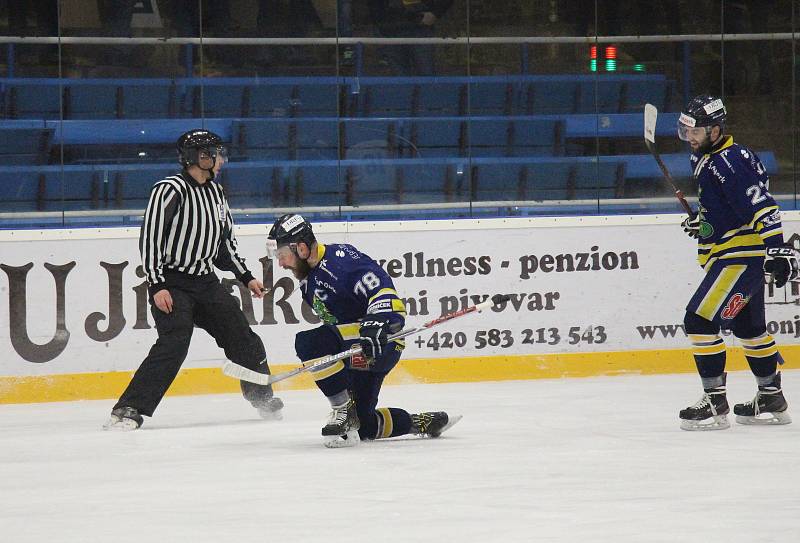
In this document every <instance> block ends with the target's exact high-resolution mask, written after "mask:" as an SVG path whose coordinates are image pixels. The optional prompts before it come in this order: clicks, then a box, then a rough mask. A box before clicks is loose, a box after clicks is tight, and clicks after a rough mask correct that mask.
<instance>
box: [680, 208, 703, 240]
mask: <svg viewBox="0 0 800 543" xmlns="http://www.w3.org/2000/svg"><path fill="white" fill-rule="evenodd" d="M681 226H683V231H684V232H686V234H687V235H688V236H689V237H690V238H694V239H698V238H699V237H700V214H699V213H698V214H697V215H695V216H694V218H692V217H686V218H685V219H684V220H683V222H682V223H681Z"/></svg>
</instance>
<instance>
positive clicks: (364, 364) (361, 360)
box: [350, 353, 370, 370]
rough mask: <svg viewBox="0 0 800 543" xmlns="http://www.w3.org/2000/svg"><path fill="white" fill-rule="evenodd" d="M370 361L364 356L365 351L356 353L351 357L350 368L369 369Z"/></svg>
mask: <svg viewBox="0 0 800 543" xmlns="http://www.w3.org/2000/svg"><path fill="white" fill-rule="evenodd" d="M369 362H370V361H369V359H368V358H367V357H366V356H364V353H356V354H354V355H353V356H351V357H350V369H353V370H368V369H369V366H370V363H369Z"/></svg>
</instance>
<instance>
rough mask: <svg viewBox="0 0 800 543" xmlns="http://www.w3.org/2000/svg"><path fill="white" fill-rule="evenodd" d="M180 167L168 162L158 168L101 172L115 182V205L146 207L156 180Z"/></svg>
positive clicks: (121, 206)
mask: <svg viewBox="0 0 800 543" xmlns="http://www.w3.org/2000/svg"><path fill="white" fill-rule="evenodd" d="M177 170H178V167H177V166H173V165H168V164H163V165H159V167H158V168H143V169H128V168H126V169H121V168H120V169H118V170H109V171H108V172H107V173H105V172H101V173H100V179H101V180H102V179H103V176H106V175H107V176H108V179H109V180H110V182H112V183H113V189H114V190H113V196H112V197H113V206H114V207H117V208H120V209H144V208H145V207H147V200H148V199H149V198H150V191H151V190H152V188H153V185H155V184H156V182H158V181H161V180H162V179H164V178H165V177H167V176H170V175H174V174H175V173H177Z"/></svg>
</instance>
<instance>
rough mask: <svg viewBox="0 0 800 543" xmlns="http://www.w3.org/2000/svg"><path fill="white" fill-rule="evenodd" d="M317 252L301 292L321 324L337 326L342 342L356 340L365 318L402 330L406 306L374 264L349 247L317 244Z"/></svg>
mask: <svg viewBox="0 0 800 543" xmlns="http://www.w3.org/2000/svg"><path fill="white" fill-rule="evenodd" d="M317 251H318V256H319V262H318V263H317V265H316V266H314V267H313V268H311V271H310V272H309V274H308V277H306V278H305V279H304V280H303V281H301V282H300V290H301V292H302V293H303V299H304V300H305V301H306V303H308V305H310V306H311V307H312V308H313V310H314V313H316V315H317V316H318V317H319V318H320V319H321V320H322V322H324V323H325V324H332V325H336V326H337V328H338V329H339V331H340V332H341V334H342V337H343V339H345V340H348V339H356V338H358V327H359V326H358V324H357V323H358V322H359V321H361V320H362V319H363V318H364V317H365V316H367V315H379V316H381V317H385V318H386V319H387V320H388V321H389V322H390V323H391V324H392V326H391V328H392V329H395V330H400V329H401V328H402V327H403V325H404V323H405V315H406V310H405V305H404V304H403V301H402V300H401V299H400V298H399V297H398V296H397V291H396V290H395V288H394V284H393V283H392V279H391V278H390V277H389V275H388V274H387V273H386V272H385V271H384V270H383V268H381V267H380V266H379V265H378V263H377V262H375V261H374V260H372V259H371V258H370V257H369V256H367V255H365V254H364V253H362V252H360V251H358V250H357V249H356V248H355V247H353V246H352V245H346V244H335V245H333V244H332V245H323V244H322V243H318V244H317ZM354 323H355V324H354Z"/></svg>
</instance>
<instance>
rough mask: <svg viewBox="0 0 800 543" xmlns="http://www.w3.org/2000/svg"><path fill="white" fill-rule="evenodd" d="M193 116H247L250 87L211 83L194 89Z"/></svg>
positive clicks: (202, 84)
mask: <svg viewBox="0 0 800 543" xmlns="http://www.w3.org/2000/svg"><path fill="white" fill-rule="evenodd" d="M192 93H193V94H192V96H193V99H192V114H191V116H192V117H211V118H220V117H245V116H247V112H248V109H249V108H248V101H249V99H250V89H249V87H247V86H246V85H209V84H204V83H201V84H200V85H197V86H195V87H193V89H192Z"/></svg>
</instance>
